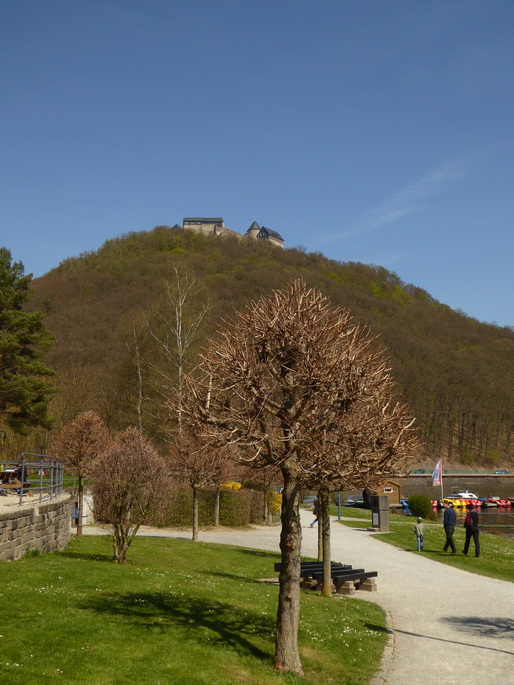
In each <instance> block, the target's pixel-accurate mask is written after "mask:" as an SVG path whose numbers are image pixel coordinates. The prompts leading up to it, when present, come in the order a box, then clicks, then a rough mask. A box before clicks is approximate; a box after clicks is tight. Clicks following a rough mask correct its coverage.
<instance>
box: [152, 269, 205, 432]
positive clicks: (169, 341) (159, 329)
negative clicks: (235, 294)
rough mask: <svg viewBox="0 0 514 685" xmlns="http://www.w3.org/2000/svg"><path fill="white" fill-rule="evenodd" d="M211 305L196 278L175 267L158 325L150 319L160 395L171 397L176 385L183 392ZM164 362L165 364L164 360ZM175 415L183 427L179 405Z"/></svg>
mask: <svg viewBox="0 0 514 685" xmlns="http://www.w3.org/2000/svg"><path fill="white" fill-rule="evenodd" d="M208 311H209V304H208V302H207V301H206V299H205V295H204V293H203V290H202V288H201V286H200V285H199V284H198V282H197V281H196V279H195V278H193V277H192V276H191V275H190V274H188V273H187V272H186V271H184V270H182V269H180V268H179V267H174V279H173V280H172V281H166V283H165V294H164V298H163V302H162V305H161V307H160V308H159V309H158V310H157V311H155V312H154V314H155V324H152V323H150V322H148V321H147V325H148V330H149V332H150V335H151V336H152V338H153V339H154V340H155V341H156V342H157V343H158V345H159V347H160V350H161V352H162V356H161V360H160V363H156V362H153V363H151V367H152V370H153V372H154V373H155V374H156V375H157V377H158V378H159V379H160V386H161V388H162V390H161V394H163V395H164V396H165V397H166V398H168V397H169V396H170V394H171V392H172V389H173V388H175V387H176V388H178V395H179V397H180V396H181V395H182V387H183V378H184V369H185V364H186V361H187V358H188V354H189V353H190V350H191V347H192V345H193V342H194V340H195V339H196V337H197V335H198V333H199V330H200V328H201V325H202V322H203V320H204V318H205V315H206V314H207V312H208ZM162 362H164V364H163V363H162ZM176 418H177V421H178V426H179V431H180V429H181V411H180V405H178V406H177V410H176Z"/></svg>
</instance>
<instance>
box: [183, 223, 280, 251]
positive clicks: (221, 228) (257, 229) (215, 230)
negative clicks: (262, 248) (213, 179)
mask: <svg viewBox="0 0 514 685" xmlns="http://www.w3.org/2000/svg"><path fill="white" fill-rule="evenodd" d="M182 228H184V229H188V230H190V231H196V232H197V233H203V234H204V235H233V236H236V237H237V238H242V237H243V236H242V235H241V234H240V233H236V231H232V230H230V228H227V227H226V226H225V222H224V221H223V219H222V218H220V217H214V218H213V217H196V216H194V217H186V218H185V219H184V220H183V222H182ZM244 235H245V236H247V237H248V238H255V239H256V240H268V241H269V242H270V243H272V244H273V245H277V246H278V247H284V239H283V238H282V236H281V235H280V233H277V232H276V231H272V230H271V229H270V228H266V226H259V224H258V223H257V222H256V221H254V222H253V224H252V225H251V226H250V228H249V229H248V230H247V231H246V233H245V234H244Z"/></svg>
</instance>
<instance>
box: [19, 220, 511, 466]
mask: <svg viewBox="0 0 514 685" xmlns="http://www.w3.org/2000/svg"><path fill="white" fill-rule="evenodd" d="M298 276H302V277H303V278H304V279H305V281H306V283H307V285H308V286H309V287H315V288H317V289H319V290H321V291H322V292H323V293H324V294H325V295H327V296H328V297H329V298H330V299H331V301H332V303H333V304H334V305H335V306H339V307H343V308H348V309H350V310H351V312H352V313H353V316H354V319H355V322H358V323H362V324H366V325H369V326H370V328H371V331H372V332H373V333H374V334H375V335H376V336H377V339H376V344H377V345H379V346H381V347H382V348H383V349H385V351H386V355H387V357H388V359H389V362H390V368H391V372H392V374H393V376H394V378H395V380H396V382H397V385H398V388H399V392H400V393H401V397H400V398H399V399H402V400H404V401H406V402H407V403H408V404H409V406H410V408H411V412H412V415H413V416H414V417H415V418H416V425H417V428H418V434H419V443H420V448H419V454H417V455H416V463H418V464H419V463H426V464H431V463H432V462H433V461H434V459H437V458H441V457H442V458H444V459H445V460H446V463H447V464H448V463H453V464H457V463H460V464H465V465H468V466H476V467H481V466H489V467H490V466H493V467H494V466H496V465H500V464H508V463H509V462H512V461H514V445H513V440H512V438H513V430H514V383H513V379H514V331H513V330H511V329H510V328H505V327H498V326H495V325H491V324H485V323H481V322H479V321H477V320H475V319H473V318H470V317H468V316H466V315H465V314H464V313H462V312H456V311H453V310H452V309H450V308H449V307H448V306H446V305H444V304H441V303H439V302H437V301H436V300H435V299H434V298H432V297H431V296H430V295H429V294H428V293H427V292H425V291H424V290H422V289H420V288H417V287H416V286H414V285H410V284H406V283H403V282H402V281H401V280H400V279H399V277H398V276H397V275H396V274H394V273H392V272H390V271H388V270H386V269H384V268H382V267H379V266H373V265H364V264H361V263H353V262H337V261H334V260H330V259H328V258H326V257H325V256H323V255H322V254H320V253H308V252H307V251H306V250H305V249H303V248H301V247H298V248H289V249H280V248H277V247H273V246H271V245H269V244H263V243H262V242H260V241H256V240H251V239H246V238H243V239H237V238H235V237H223V238H220V237H211V236H204V235H201V234H197V233H194V232H191V231H184V230H183V229H182V228H180V227H178V226H174V227H172V228H170V227H166V226H160V227H157V228H155V229H153V230H152V231H148V232H140V233H130V234H127V235H123V236H120V237H117V238H114V239H112V240H109V241H107V242H106V243H105V244H104V245H103V246H102V247H101V248H100V249H99V250H98V251H95V252H89V253H86V254H81V255H80V256H78V257H74V258H70V259H67V260H65V261H64V262H62V263H61V264H60V265H59V266H57V267H56V268H54V269H53V270H52V271H50V272H49V273H48V274H46V275H45V276H43V277H41V278H38V279H35V280H34V281H33V283H32V285H33V288H34V297H33V299H32V301H31V303H30V305H29V307H30V308H31V309H32V310H34V309H40V310H42V311H43V313H44V320H45V324H46V326H47V328H48V329H49V330H50V332H51V333H52V334H53V336H54V337H55V344H54V346H53V348H52V349H51V351H50V352H49V353H48V354H47V363H48V364H49V365H50V366H51V367H53V368H54V369H55V370H56V371H57V376H56V379H55V384H56V385H57V386H58V387H59V389H60V392H59V393H57V394H56V395H55V396H54V397H53V398H52V402H51V414H52V415H53V417H54V425H53V428H52V429H51V430H45V429H38V430H35V431H32V432H31V433H30V435H29V436H28V437H23V436H16V435H14V434H12V435H11V434H10V435H9V440H10V447H11V448H12V449H13V450H26V451H32V450H38V449H39V448H40V447H44V446H45V445H49V444H50V443H51V439H52V433H53V432H55V431H56V430H59V429H60V428H61V427H62V426H63V425H65V424H66V423H67V422H68V421H70V420H71V419H73V418H74V417H75V416H76V415H77V414H79V413H80V412H83V411H86V410H90V409H91V410H95V411H97V412H98V413H99V414H100V416H101V417H102V418H103V420H104V421H105V423H106V424H107V426H108V428H109V429H110V430H111V431H112V432H116V431H120V430H123V429H125V428H126V427H127V426H130V425H135V426H139V427H142V428H143V429H144V430H145V431H146V432H147V433H148V434H149V436H150V437H151V438H152V439H153V440H154V442H155V444H156V445H158V446H160V449H161V450H165V449H166V445H167V442H168V440H169V435H170V431H171V430H172V429H173V418H172V417H170V416H169V413H168V412H167V411H166V410H165V402H166V397H167V396H168V395H169V393H170V391H171V389H172V388H173V387H175V386H176V385H177V384H178V383H180V382H181V375H182V374H183V373H184V372H185V371H187V370H188V369H190V368H192V367H193V366H194V365H195V364H196V362H197V360H198V354H199V353H200V351H201V349H202V347H204V346H205V344H206V341H207V339H208V338H209V337H211V336H213V335H215V333H216V329H217V328H218V327H219V325H220V322H221V321H222V320H224V319H230V317H231V315H232V313H233V312H234V310H237V309H241V308H242V307H244V305H245V304H246V303H247V302H249V301H250V300H254V299H257V298H258V297H260V296H261V295H266V294H269V293H270V292H271V290H273V289H276V288H280V287H282V286H283V285H284V284H286V283H287V282H289V281H290V280H291V279H292V278H295V277H298ZM434 463H435V462H434Z"/></svg>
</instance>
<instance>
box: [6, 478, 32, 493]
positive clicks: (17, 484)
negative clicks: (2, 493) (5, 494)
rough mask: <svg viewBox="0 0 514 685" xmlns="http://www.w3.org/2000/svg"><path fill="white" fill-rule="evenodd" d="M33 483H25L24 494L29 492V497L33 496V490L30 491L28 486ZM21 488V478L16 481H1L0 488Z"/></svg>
mask: <svg viewBox="0 0 514 685" xmlns="http://www.w3.org/2000/svg"><path fill="white" fill-rule="evenodd" d="M31 485H32V483H23V494H27V495H28V496H29V497H33V495H32V493H31V492H28V488H30V486H31ZM20 488H21V483H20V481H19V480H15V482H14V483H0V490H19V489H20Z"/></svg>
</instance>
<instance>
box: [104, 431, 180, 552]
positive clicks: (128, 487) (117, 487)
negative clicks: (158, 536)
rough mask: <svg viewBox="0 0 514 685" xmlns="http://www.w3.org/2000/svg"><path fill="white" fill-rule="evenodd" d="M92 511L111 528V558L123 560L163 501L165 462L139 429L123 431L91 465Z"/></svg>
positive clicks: (166, 482)
mask: <svg viewBox="0 0 514 685" xmlns="http://www.w3.org/2000/svg"><path fill="white" fill-rule="evenodd" d="M92 474H93V476H94V485H93V493H94V498H95V511H97V512H98V513H99V514H100V516H101V519H102V520H105V521H108V522H109V523H111V524H112V526H113V540H112V542H113V550H114V559H115V561H116V562H117V563H118V564H122V563H123V562H124V561H125V558H126V554H127V550H128V548H129V547H130V545H131V543H132V540H133V539H134V537H135V535H136V533H137V531H138V530H139V527H140V526H141V524H143V523H144V522H145V521H146V520H148V518H149V517H150V516H151V515H152V514H153V513H154V512H155V513H157V511H158V510H159V508H160V507H161V506H162V505H163V504H164V502H165V501H166V498H167V496H169V488H170V478H169V469H168V467H167V465H166V462H165V461H164V459H163V458H162V457H160V456H159V454H158V453H157V451H156V450H155V449H154V447H153V446H152V444H151V443H150V441H149V440H148V439H147V438H145V437H144V436H143V434H142V433H141V431H140V430H138V429H137V428H134V427H130V428H127V429H126V430H125V431H123V433H121V434H120V436H119V437H118V439H117V440H116V442H114V443H113V444H112V445H111V446H110V447H109V448H108V449H107V450H106V451H105V452H103V453H102V454H101V455H99V456H98V458H97V459H95V461H94V463H93V466H92Z"/></svg>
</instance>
